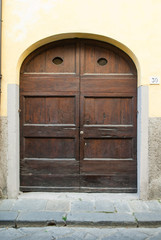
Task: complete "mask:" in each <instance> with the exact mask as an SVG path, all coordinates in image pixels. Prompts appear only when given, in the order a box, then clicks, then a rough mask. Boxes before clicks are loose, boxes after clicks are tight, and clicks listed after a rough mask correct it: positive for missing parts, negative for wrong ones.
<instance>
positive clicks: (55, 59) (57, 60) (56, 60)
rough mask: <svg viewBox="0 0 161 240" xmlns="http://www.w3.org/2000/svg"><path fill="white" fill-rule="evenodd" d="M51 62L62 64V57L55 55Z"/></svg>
mask: <svg viewBox="0 0 161 240" xmlns="http://www.w3.org/2000/svg"><path fill="white" fill-rule="evenodd" d="M52 62H53V63H54V64H55V65H60V64H62V62H63V59H62V58H61V57H55V58H54V59H53V60H52Z"/></svg>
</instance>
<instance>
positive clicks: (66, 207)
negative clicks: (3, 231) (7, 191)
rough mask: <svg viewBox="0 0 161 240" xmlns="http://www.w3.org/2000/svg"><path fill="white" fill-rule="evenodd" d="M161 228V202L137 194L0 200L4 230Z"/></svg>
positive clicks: (32, 195)
mask: <svg viewBox="0 0 161 240" xmlns="http://www.w3.org/2000/svg"><path fill="white" fill-rule="evenodd" d="M6 226H8V227H22V226H23V227H25V226H28V227H29V226H37V227H40V226H81V227H82V226H86V227H87V226H88V227H89V226H95V227H102V226H105V227H160V226H161V202H160V201H159V200H152V201H141V200H137V197H136V195H135V194H104V193H103V194H100V193H98V194H97V193H85V194H84V193H26V194H21V195H20V196H19V198H18V199H16V200H15V199H14V200H13V199H6V200H1V201H0V227H6Z"/></svg>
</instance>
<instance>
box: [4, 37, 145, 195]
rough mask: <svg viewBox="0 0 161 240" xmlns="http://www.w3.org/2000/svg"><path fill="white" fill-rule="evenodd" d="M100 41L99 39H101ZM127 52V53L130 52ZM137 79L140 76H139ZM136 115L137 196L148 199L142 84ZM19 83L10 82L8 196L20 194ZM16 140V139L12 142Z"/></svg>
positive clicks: (143, 90)
mask: <svg viewBox="0 0 161 240" xmlns="http://www.w3.org/2000/svg"><path fill="white" fill-rule="evenodd" d="M98 40H99V39H98ZM127 55H128V54H127ZM137 80H138V79H137ZM137 95H138V104H137V110H138V116H137V135H138V138H137V139H138V140H137V149H138V151H137V159H138V170H137V172H138V177H137V182H138V198H140V199H147V198H148V108H149V104H148V100H149V97H148V86H139V87H138V89H137ZM18 110H19V85H17V84H8V90H7V112H8V175H7V195H8V198H16V197H17V196H18V194H19V185H20V184H19V177H20V172H19V162H20V157H19V144H20V137H19V135H20V129H19V111H18ZM13 139H14V141H13Z"/></svg>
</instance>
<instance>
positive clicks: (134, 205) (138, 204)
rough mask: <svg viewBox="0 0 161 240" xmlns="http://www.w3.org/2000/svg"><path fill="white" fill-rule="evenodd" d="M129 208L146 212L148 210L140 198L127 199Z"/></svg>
mask: <svg viewBox="0 0 161 240" xmlns="http://www.w3.org/2000/svg"><path fill="white" fill-rule="evenodd" d="M129 205H130V208H131V210H132V211H133V212H146V211H149V208H148V206H147V204H146V203H145V202H144V201H141V200H133V201H129Z"/></svg>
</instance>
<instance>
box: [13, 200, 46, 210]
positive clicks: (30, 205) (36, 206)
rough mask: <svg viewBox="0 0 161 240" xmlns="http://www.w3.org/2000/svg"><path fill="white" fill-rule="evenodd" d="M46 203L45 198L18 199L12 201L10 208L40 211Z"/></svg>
mask: <svg viewBox="0 0 161 240" xmlns="http://www.w3.org/2000/svg"><path fill="white" fill-rule="evenodd" d="M46 204H47V200H44V199H18V200H17V201H16V202H15V203H14V205H13V207H12V210H13V211H16V210H23V211H25V210H27V211H37V210H40V211H42V210H45V207H46Z"/></svg>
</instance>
